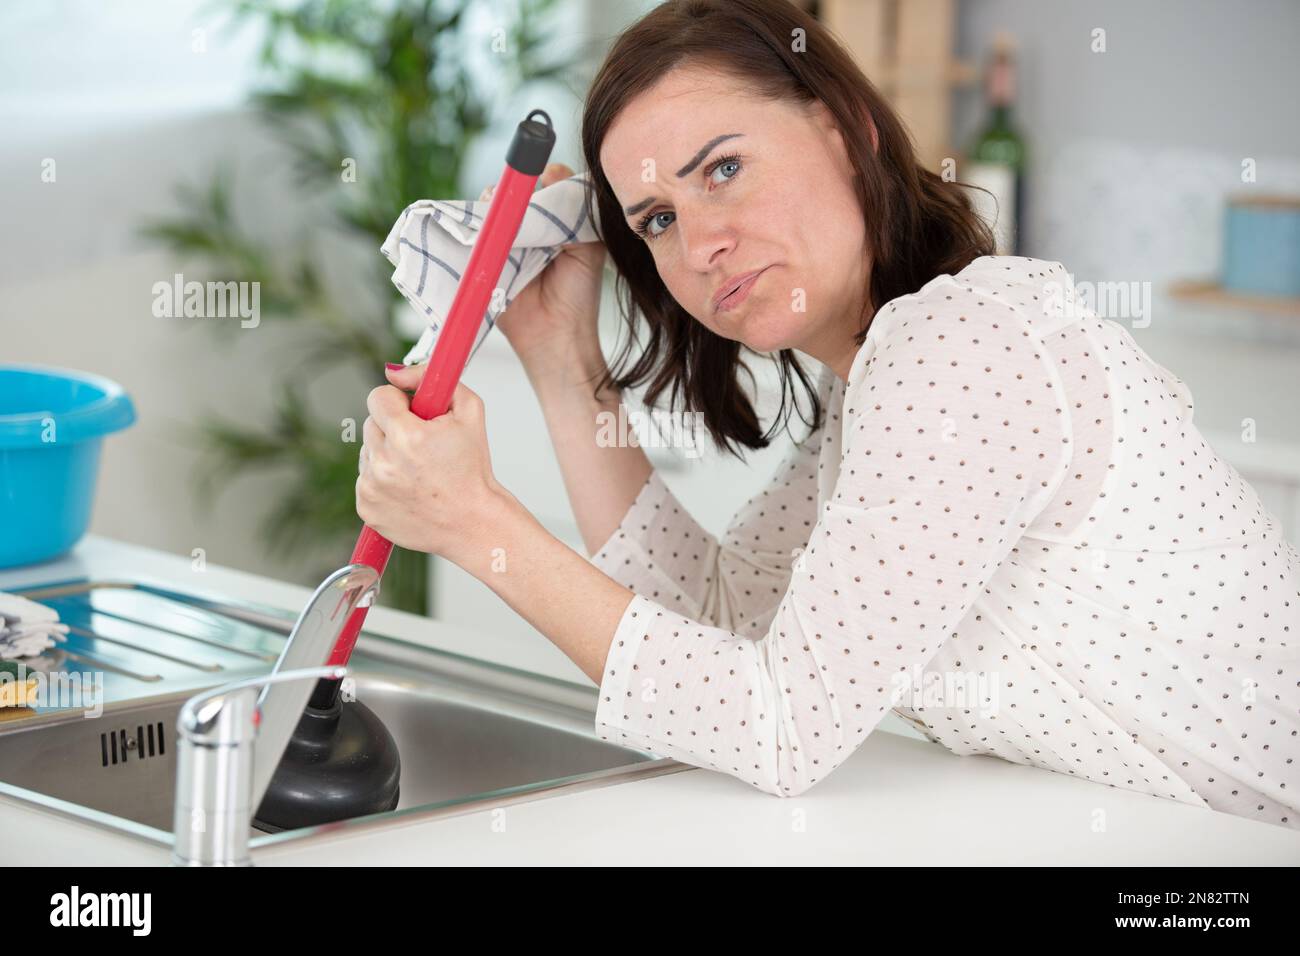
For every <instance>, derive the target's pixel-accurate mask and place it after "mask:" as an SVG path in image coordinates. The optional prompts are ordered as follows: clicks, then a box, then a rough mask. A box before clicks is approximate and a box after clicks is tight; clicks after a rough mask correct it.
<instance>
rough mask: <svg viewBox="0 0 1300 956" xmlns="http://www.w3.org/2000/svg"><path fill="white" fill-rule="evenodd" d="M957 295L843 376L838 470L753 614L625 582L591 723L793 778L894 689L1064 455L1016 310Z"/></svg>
mask: <svg viewBox="0 0 1300 956" xmlns="http://www.w3.org/2000/svg"><path fill="white" fill-rule="evenodd" d="M976 295H979V294H978V293H975V294H972V295H971V296H970V297H967V296H966V295H965V294H964V293H963V294H961V295H955V296H954V297H950V298H951V301H948V300H942V299H941V301H942V302H943V303H944V304H943V305H938V304H935V305H933V306H927V305H925V304H921V305H919V306H916V307H915V308H909V310H908V313H907V314H906V316H904V315H903V314H902V313H901V312H900V314H899V315H897V316H894V317H893V325H892V328H890V329H889V331H888V332H886V333H884V334H883V336H881V337H880V338H878V339H877V342H878V347H877V350H876V352H875V353H874V354H872V355H871V357H870V359H869V360H868V361H867V362H866V363H865V371H864V372H862V374H861V376H860V381H856V382H855V381H854V380H851V381H850V383H849V390H848V392H847V393H846V396H845V400H844V404H845V407H844V410H843V420H844V428H845V432H844V443H843V448H842V459H841V463H840V472H839V476H838V478H837V479H836V483H835V486H834V488H833V490H832V491H831V492H830V494H829V495H828V496H827V499H826V501H825V503H824V505H823V506H822V509H821V511H820V514H819V516H818V518H817V521H816V523H815V526H814V527H813V528H812V530H811V532H810V535H809V537H808V539H807V547H806V548H805V550H804V551H803V554H802V555H801V557H800V559H799V561H798V562H796V564H795V567H794V573H793V575H792V577H791V579H790V581H789V584H788V587H787V589H786V590H785V593H784V595H783V596H782V598H781V599H780V601H779V603H778V605H777V607H776V609H775V611H774V614H773V617H772V620H771V623H770V626H769V627H768V628H767V631H766V633H764V634H763V635H762V636H761V637H760V638H758V639H756V640H754V639H749V638H746V637H744V636H741V635H738V634H736V633H734V632H731V631H729V630H728V629H726V628H723V627H717V626H711V625H709V624H708V623H704V622H701V621H699V620H696V619H692V617H691V615H690V614H689V613H685V612H684V610H683V609H680V608H674V607H671V606H669V605H667V604H665V603H664V602H661V601H658V600H655V599H653V597H651V596H646V595H644V594H641V593H638V594H636V595H635V596H634V597H633V599H632V601H631V603H630V604H629V605H628V607H627V609H626V611H624V613H623V616H622V618H621V619H620V621H619V623H618V627H617V629H616V632H615V634H614V637H613V640H612V641H611V644H610V649H609V654H608V657H607V660H606V663H605V670H604V673H603V675H602V680H601V685H600V691H599V698H598V704H597V711H596V729H597V732H598V733H599V734H600V736H601V737H602V738H604V739H606V740H611V741H613V742H615V743H620V744H624V745H628V746H632V747H637V748H639V749H643V750H647V751H649V752H651V753H655V754H658V755H660V756H664V757H671V758H673V759H676V760H680V761H682V762H684V763H689V764H693V765H696V766H700V767H705V768H709V769H713V770H719V771H722V772H724V773H728V774H731V775H733V776H736V777H738V778H740V779H741V780H744V781H746V782H748V783H749V784H751V785H753V786H754V787H757V788H758V789H760V790H763V791H766V792H769V793H773V794H777V795H780V796H794V795H797V794H799V793H802V792H804V791H805V790H807V789H808V788H809V787H810V786H812V785H813V784H815V783H816V782H817V781H818V780H820V779H822V778H823V777H825V776H826V775H827V774H828V773H830V772H831V771H832V770H834V769H835V767H837V766H839V764H840V763H842V762H843V761H844V760H845V759H846V758H847V757H848V756H849V755H850V754H851V753H852V752H853V751H854V750H855V749H856V748H857V747H858V745H859V744H860V743H861V742H862V740H863V739H864V738H865V737H866V735H867V734H868V733H869V732H870V731H871V730H872V728H874V727H875V725H876V724H877V723H878V722H879V721H880V719H881V718H882V717H883V716H884V714H885V713H886V711H888V710H890V709H891V708H892V707H893V706H894V703H895V701H896V700H897V697H896V693H897V692H899V691H901V690H902V688H903V686H910V685H911V679H912V676H913V670H914V669H915V668H920V667H923V666H924V665H925V664H926V662H928V661H929V660H930V658H931V657H933V656H934V654H935V653H936V651H937V650H938V649H939V646H940V644H941V643H942V642H943V641H944V639H945V638H946V636H947V635H948V634H950V633H951V631H952V630H953V628H954V627H955V626H956V625H957V624H958V622H959V621H960V620H961V619H962V617H963V616H964V615H965V614H966V611H967V609H968V608H969V607H970V605H971V604H972V602H974V600H975V599H976V597H977V595H978V594H979V593H980V591H981V589H982V587H983V586H984V585H985V584H986V583H987V582H988V580H989V578H990V577H991V576H992V575H993V574H994V572H995V571H996V570H997V568H998V566H999V565H1000V564H1001V562H1002V561H1003V559H1004V558H1005V557H1006V556H1007V554H1008V553H1009V552H1010V550H1011V548H1012V546H1013V545H1014V544H1015V543H1016V541H1017V539H1018V538H1019V536H1020V534H1021V533H1022V532H1023V531H1024V529H1025V528H1026V527H1027V526H1028V524H1029V523H1030V521H1031V520H1032V519H1033V518H1034V516H1035V515H1036V514H1037V513H1038V512H1039V511H1041V510H1042V509H1043V507H1044V506H1045V505H1046V503H1047V502H1048V501H1049V500H1050V498H1051V496H1052V494H1053V493H1054V492H1055V490H1056V488H1057V487H1058V486H1059V485H1060V483H1061V481H1062V479H1063V478H1064V476H1065V473H1066V471H1067V468H1068V462H1069V442H1070V432H1069V429H1070V423H1069V417H1068V415H1066V414H1065V412H1064V410H1063V409H1062V408H1061V407H1060V401H1059V399H1060V396H1061V394H1062V386H1061V384H1060V378H1059V376H1058V375H1057V373H1056V370H1055V369H1054V368H1053V367H1052V365H1051V363H1050V362H1049V361H1048V360H1047V359H1046V358H1045V357H1044V355H1045V353H1043V351H1042V350H1041V349H1040V348H1039V345H1038V340H1037V338H1036V336H1035V335H1034V334H1033V331H1032V329H1031V327H1030V325H1029V323H1028V322H1027V321H1026V320H1025V319H1024V317H1023V316H1021V315H1020V313H1019V312H1018V311H1016V310H1015V309H1013V308H1012V307H1009V306H1006V305H1004V304H1000V303H999V302H998V300H997V298H996V297H995V296H985V295H979V299H980V300H981V301H979V306H978V309H977V308H976V302H975V297H976ZM968 311H969V312H978V315H972V316H970V319H971V320H970V321H967V316H966V314H965V313H966V312H968ZM877 318H878V319H880V318H882V316H877ZM977 319H978V321H976V320H977ZM874 331H876V330H873V332H874Z"/></svg>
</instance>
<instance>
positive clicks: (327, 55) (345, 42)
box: [142, 0, 573, 612]
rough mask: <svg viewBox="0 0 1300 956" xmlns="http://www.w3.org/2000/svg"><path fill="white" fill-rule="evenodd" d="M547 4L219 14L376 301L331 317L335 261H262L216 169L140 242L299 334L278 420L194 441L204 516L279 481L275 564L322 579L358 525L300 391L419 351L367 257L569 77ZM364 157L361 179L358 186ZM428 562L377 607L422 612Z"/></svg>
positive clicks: (303, 257)
mask: <svg viewBox="0 0 1300 956" xmlns="http://www.w3.org/2000/svg"><path fill="white" fill-rule="evenodd" d="M555 5H556V0H493V3H491V4H490V18H489V19H488V25H487V27H486V28H483V27H481V26H480V27H478V28H475V27H474V26H472V25H471V22H470V21H471V20H474V19H475V18H474V17H473V16H472V15H471V14H472V13H474V12H479V13H482V12H483V10H484V7H485V5H484V4H483V3H481V2H475V0H447V2H435V0H387V2H385V0H297V2H293V3H290V4H289V5H286V4H285V3H282V2H281V3H276V2H272V0H221V2H218V3H217V4H215V5H214V6H215V8H217V9H218V11H219V12H222V13H226V14H229V15H230V17H229V21H228V22H229V24H230V25H231V26H232V27H234V28H235V29H240V28H244V27H247V26H248V25H250V23H251V24H253V25H258V26H260V27H261V28H262V29H263V31H264V32H263V36H264V39H263V41H262V43H261V50H260V62H261V65H262V67H263V69H264V70H265V73H266V76H267V80H266V82H265V84H264V85H263V86H261V87H260V88H258V89H257V90H256V91H255V92H254V93H253V94H252V97H251V100H252V104H253V105H254V106H255V107H256V109H257V111H258V113H259V115H260V116H261V117H262V118H263V119H264V120H265V121H266V122H267V123H268V124H269V126H270V128H271V129H272V130H273V133H274V135H275V136H276V138H277V139H279V140H280V141H282V142H283V143H284V144H285V146H286V147H287V148H288V150H289V151H290V155H291V156H292V158H293V170H294V178H295V181H296V183H297V185H298V186H299V187H300V188H301V190H302V193H303V195H304V197H306V196H311V197H313V198H315V197H319V196H321V195H328V196H329V197H330V201H331V204H332V219H333V222H332V223H331V225H333V226H335V227H337V228H338V229H340V230H342V232H343V233H344V234H346V235H348V236H351V237H354V238H355V239H356V241H357V242H358V243H361V244H363V245H364V247H365V249H366V250H367V251H368V252H374V253H375V254H374V256H373V259H374V262H373V266H372V268H373V269H374V274H373V282H374V284H375V285H374V288H382V289H384V290H385V291H384V292H383V293H382V294H381V295H382V296H383V301H384V303H385V305H384V306H382V307H380V308H377V309H376V310H375V313H374V314H372V315H368V316H366V315H363V316H358V315H356V314H355V312H354V311H353V310H347V311H346V312H345V311H344V310H342V309H340V308H339V306H338V305H337V304H336V303H335V300H334V297H333V296H332V294H331V282H330V280H331V274H332V272H333V267H332V264H330V263H322V262H321V260H320V259H319V258H317V257H314V256H313V255H312V254H310V252H309V250H308V249H307V248H306V247H305V246H304V247H303V248H299V249H296V250H293V251H292V252H291V253H289V254H285V253H283V252H279V251H275V252H273V251H272V249H271V248H270V246H269V245H268V244H267V243H265V242H263V241H260V240H259V239H258V238H257V237H255V236H254V235H252V234H250V233H248V232H247V231H246V230H244V229H242V228H241V226H240V224H239V223H238V222H237V221H236V217H235V216H234V214H233V212H232V201H231V200H232V195H233V192H234V190H235V188H236V185H235V183H234V177H233V175H232V174H231V173H229V172H228V171H220V172H218V173H217V174H215V175H214V177H213V179H212V181H211V182H210V184H208V185H207V186H206V187H204V188H195V187H192V186H181V187H179V188H178V190H177V195H178V198H179V200H180V203H181V210H182V211H181V212H180V214H179V215H177V216H175V217H173V218H168V219H164V220H158V221H153V222H150V223H148V224H146V225H145V226H144V227H143V229H142V233H143V235H144V236H146V237H147V238H148V239H149V240H151V241H155V242H160V243H162V244H164V245H165V246H166V247H167V248H168V249H169V250H170V251H171V252H173V253H175V254H176V255H177V256H180V257H184V258H187V259H196V260H199V261H200V262H201V263H202V264H203V268H204V269H205V270H206V272H207V273H208V274H207V275H206V276H205V278H207V279H209V280H217V281H228V280H237V281H243V282H257V283H260V292H261V309H262V315H263V317H264V320H266V321H278V322H295V323H298V324H300V325H301V326H302V336H301V343H302V344H301V348H299V349H297V350H296V351H295V355H296V356H297V358H298V361H297V362H296V363H293V366H292V367H291V368H289V369H288V370H287V371H286V373H285V378H284V379H283V381H282V383H281V384H280V386H279V393H278V396H277V400H276V408H275V412H274V415H273V416H272V420H271V421H269V422H266V423H263V424H261V425H260V426H250V425H248V424H246V423H243V422H237V421H227V420H222V419H220V418H218V417H208V418H207V419H206V420H204V421H203V422H202V423H201V424H200V425H199V426H197V429H196V432H195V434H194V435H193V436H192V437H193V438H194V440H195V441H197V442H198V444H199V445H200V447H201V448H202V449H203V452H204V457H203V462H202V465H201V467H200V468H199V469H198V478H197V481H196V493H197V499H198V501H199V502H202V503H206V506H207V507H211V503H212V502H213V501H214V500H215V498H216V496H217V494H218V492H219V490H220V488H221V487H222V486H223V484H224V483H225V482H224V479H227V478H229V477H231V476H233V475H234V474H237V473H240V472H243V471H247V470H250V469H277V470H279V471H281V472H283V473H285V474H287V476H288V480H287V482H286V484H285V486H284V491H283V494H282V495H281V496H280V498H279V500H277V501H275V502H273V503H272V504H271V505H270V507H269V509H268V511H267V513H266V515H265V517H264V521H263V522H262V527H261V531H262V536H263V540H264V544H265V545H266V547H267V549H268V553H269V554H272V555H285V554H290V553H302V552H303V550H304V549H312V550H313V551H315V552H319V553H322V554H337V555H338V560H335V561H333V563H332V564H330V567H331V568H332V567H334V566H336V565H337V564H339V563H341V562H342V560H343V558H344V557H346V555H347V554H348V553H350V549H351V544H352V542H353V541H354V540H355V535H356V533H357V531H358V530H359V529H360V522H359V521H358V519H357V517H356V513H355V510H354V505H353V490H354V488H353V486H354V484H355V481H356V462H357V451H358V447H359V442H360V440H361V436H360V423H359V422H358V423H357V424H356V428H355V433H354V434H353V435H352V436H351V437H350V438H348V437H344V436H341V434H340V423H339V422H337V421H334V420H321V419H319V418H316V417H314V416H313V414H312V411H311V406H310V403H309V402H308V401H307V398H306V396H305V390H306V387H307V383H308V381H309V380H310V379H311V378H312V377H314V376H316V375H318V374H319V373H320V372H321V371H322V370H325V369H329V368H331V367H336V366H339V365H345V364H346V365H354V366H356V367H357V368H359V369H360V370H362V373H363V374H364V375H365V376H367V377H369V378H373V379H374V380H375V384H382V381H383V380H382V375H380V373H379V370H380V369H381V368H382V366H383V363H384V362H385V361H391V360H393V359H395V358H397V357H400V356H401V355H402V354H404V353H405V352H406V351H407V350H408V349H409V348H410V347H411V346H412V345H413V344H414V343H413V341H412V340H410V339H407V338H405V337H404V336H402V335H401V334H400V333H399V332H398V331H397V330H396V329H395V328H394V325H393V321H392V312H393V304H394V303H395V302H397V301H399V295H398V293H397V292H396V290H395V289H394V288H393V286H392V284H391V283H390V282H389V280H388V276H389V272H390V268H391V267H389V266H388V263H387V262H386V261H385V260H383V257H382V256H379V255H378V254H377V251H376V250H377V249H378V246H379V244H380V243H381V242H382V241H383V239H384V238H385V237H386V236H387V234H388V230H389V229H390V228H391V226H392V224H393V222H394V221H395V220H396V219H397V217H398V215H399V214H400V213H401V211H402V209H404V208H405V207H406V206H407V205H409V204H410V203H411V202H413V201H415V200H417V199H423V198H432V197H447V196H454V195H456V189H457V184H458V181H459V176H460V172H461V164H462V161H463V158H464V156H465V154H466V149H467V146H468V145H469V144H470V143H471V141H472V140H473V139H474V138H475V137H476V136H478V135H479V134H480V133H481V132H483V131H484V130H485V129H486V128H487V126H488V123H489V120H490V118H491V100H492V97H493V95H494V94H495V95H498V96H499V95H501V94H502V93H503V92H504V93H507V94H508V93H509V92H513V91H514V90H516V89H518V88H519V87H520V86H521V85H523V84H524V83H527V82H536V81H544V80H554V81H559V80H565V79H568V77H569V75H568V70H569V69H570V68H571V67H572V65H573V61H571V60H567V59H557V58H553V57H552V58H547V57H546V54H545V51H544V50H543V47H544V41H545V39H546V28H547V25H548V22H549V21H548V17H550V15H551V14H552V12H553V11H552V8H553V7H554V6H555ZM478 19H479V20H480V21H482V20H483V18H482V17H479V18H478ZM485 51H486V52H487V54H488V57H489V62H490V64H491V69H490V70H489V73H490V74H491V75H490V77H489V78H488V79H489V80H490V81H491V82H484V81H482V80H478V81H476V79H475V76H476V74H475V71H474V69H473V62H472V58H473V55H474V54H478V55H479V57H480V59H482V55H483V54H484V52H485ZM480 72H481V71H480ZM358 157H364V160H362V161H361V162H364V168H366V169H367V170H370V171H371V172H370V173H369V174H368V175H364V176H357V175H355V169H356V166H357V164H358V159H357V158H358ZM349 163H351V167H349ZM350 168H351V169H352V170H353V175H352V176H351V178H350V177H349V169H350ZM367 281H369V280H367ZM216 325H217V327H218V328H220V327H222V326H223V324H221V323H217V324H216ZM216 476H221V478H222V479H223V481H222V482H221V483H218V482H217V481H216V480H215V478H216ZM427 561H428V557H427V555H424V554H417V553H412V552H407V551H404V550H402V549H401V548H396V549H394V551H393V557H392V559H391V561H390V563H389V567H388V570H387V572H386V574H385V577H384V587H383V592H382V593H383V597H382V600H383V601H384V603H387V604H391V605H393V606H396V607H400V608H403V609H406V610H413V611H417V612H423V611H425V610H426V609H427V608H426V605H427V599H428V596H427V590H428V588H427V581H428V573H427Z"/></svg>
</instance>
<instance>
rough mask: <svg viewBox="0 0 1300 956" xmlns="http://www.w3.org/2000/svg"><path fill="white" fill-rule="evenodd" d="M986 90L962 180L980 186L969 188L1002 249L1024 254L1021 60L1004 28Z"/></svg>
mask: <svg viewBox="0 0 1300 956" xmlns="http://www.w3.org/2000/svg"><path fill="white" fill-rule="evenodd" d="M984 94H985V99H986V101H987V103H988V119H987V121H986V122H985V124H984V127H983V130H982V132H981V133H980V134H979V135H978V136H977V137H976V138H975V140H974V142H973V143H972V144H971V147H970V149H969V150H968V151H967V154H966V165H965V168H964V170H962V171H961V172H960V173H959V174H958V179H959V180H960V181H962V182H965V183H969V184H970V185H971V186H978V187H980V189H972V190H969V193H970V197H971V201H972V203H974V205H975V210H976V211H977V212H978V213H979V214H980V216H981V217H983V219H984V221H985V222H987V223H988V224H989V225H990V226H991V227H992V228H993V235H994V238H995V239H996V240H997V254H998V255H1001V256H1014V255H1020V254H1021V253H1020V248H1021V236H1022V235H1023V232H1022V229H1021V225H1022V223H1023V221H1024V193H1025V142H1024V140H1023V139H1022V138H1021V136H1020V133H1019V132H1018V131H1017V130H1016V127H1015V124H1014V122H1013V120H1012V118H1011V109H1012V106H1013V104H1014V103H1015V98H1016V62H1015V40H1014V38H1013V37H1012V36H1011V35H1010V34H1009V33H999V34H998V35H997V36H996V37H994V39H993V50H992V53H991V54H990V57H989V62H988V69H987V71H986V73H985V76H984ZM981 189H987V190H988V192H987V193H986V192H982V191H980V190H981ZM989 193H992V195H991V196H990V195H989Z"/></svg>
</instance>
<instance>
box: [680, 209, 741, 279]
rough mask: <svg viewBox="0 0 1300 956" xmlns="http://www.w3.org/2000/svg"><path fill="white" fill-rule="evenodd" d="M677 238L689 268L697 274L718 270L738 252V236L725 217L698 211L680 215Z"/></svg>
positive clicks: (719, 213)
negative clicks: (724, 258) (730, 253)
mask: <svg viewBox="0 0 1300 956" xmlns="http://www.w3.org/2000/svg"><path fill="white" fill-rule="evenodd" d="M675 225H676V226H677V229H678V232H677V236H678V238H679V239H680V240H681V243H682V250H683V254H684V258H685V260H686V262H687V264H688V265H689V266H690V267H691V268H692V269H694V270H696V271H697V272H702V273H710V272H713V271H715V270H716V268H717V263H718V260H720V259H721V258H723V257H724V256H725V255H726V254H727V253H728V252H729V251H730V250H731V249H733V248H735V245H736V236H735V232H734V230H733V229H732V228H731V224H730V222H729V221H728V219H727V216H726V215H725V213H723V212H721V211H719V210H716V209H713V210H709V209H703V208H697V209H693V210H688V211H685V212H684V213H683V212H679V213H678V216H677V222H676V223H675Z"/></svg>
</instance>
